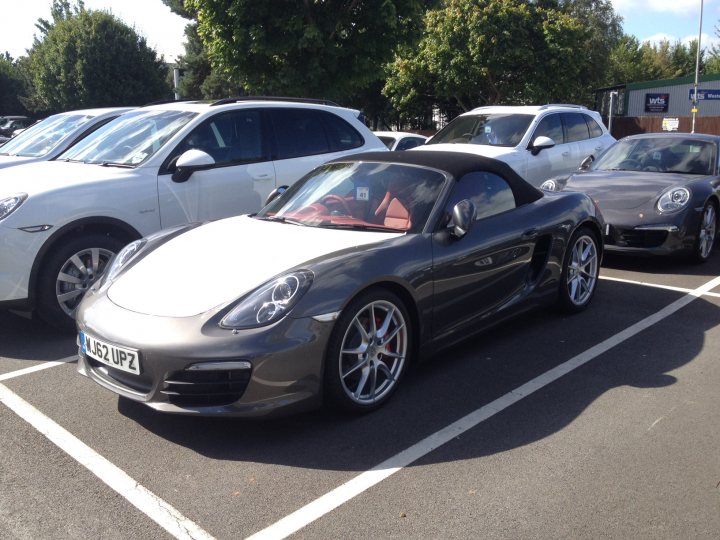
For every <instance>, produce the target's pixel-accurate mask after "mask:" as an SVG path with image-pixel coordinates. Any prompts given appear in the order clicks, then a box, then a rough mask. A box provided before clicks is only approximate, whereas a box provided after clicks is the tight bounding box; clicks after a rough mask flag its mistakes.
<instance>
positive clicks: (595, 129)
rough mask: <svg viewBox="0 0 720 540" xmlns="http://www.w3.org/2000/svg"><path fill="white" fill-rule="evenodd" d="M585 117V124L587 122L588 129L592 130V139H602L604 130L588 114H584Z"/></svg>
mask: <svg viewBox="0 0 720 540" xmlns="http://www.w3.org/2000/svg"><path fill="white" fill-rule="evenodd" d="M583 116H584V117H585V122H587V126H588V129H589V130H590V138H591V139H594V138H595V137H602V134H603V130H602V128H601V127H600V125H599V124H598V123H597V122H596V121H595V120H593V119H592V118H590V117H589V116H588V115H587V114H583Z"/></svg>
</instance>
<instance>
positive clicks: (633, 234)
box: [605, 227, 668, 248]
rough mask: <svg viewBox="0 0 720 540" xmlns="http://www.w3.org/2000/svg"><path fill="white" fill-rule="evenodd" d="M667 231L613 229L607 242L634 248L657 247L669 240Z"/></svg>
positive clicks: (606, 238) (606, 239)
mask: <svg viewBox="0 0 720 540" xmlns="http://www.w3.org/2000/svg"><path fill="white" fill-rule="evenodd" d="M667 236H668V232H667V231H652V230H638V229H617V228H614V227H613V229H612V231H611V233H610V235H609V236H607V237H605V243H606V244H608V245H613V246H620V247H632V248H655V247H659V246H661V245H663V244H664V243H665V240H667Z"/></svg>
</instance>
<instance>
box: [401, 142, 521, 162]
mask: <svg viewBox="0 0 720 540" xmlns="http://www.w3.org/2000/svg"><path fill="white" fill-rule="evenodd" d="M426 150H431V151H443V152H467V153H469V154H476V155H478V156H484V157H489V158H496V159H498V158H500V157H502V156H507V155H510V154H514V153H515V148H513V147H508V146H491V145H488V144H467V143H440V144H425V145H422V146H417V147H415V148H412V149H411V150H410V151H411V152H412V151H419V152H425V151H426Z"/></svg>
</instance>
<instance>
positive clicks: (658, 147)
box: [592, 135, 717, 178]
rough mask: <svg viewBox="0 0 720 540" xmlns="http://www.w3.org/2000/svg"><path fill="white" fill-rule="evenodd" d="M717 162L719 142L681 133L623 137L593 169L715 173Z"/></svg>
mask: <svg viewBox="0 0 720 540" xmlns="http://www.w3.org/2000/svg"><path fill="white" fill-rule="evenodd" d="M716 162H717V152H716V146H715V144H713V143H711V142H709V141H703V140H698V139H688V138H684V137H682V136H681V135H678V136H677V137H647V138H636V139H623V140H621V141H618V142H617V143H615V144H614V145H612V146H611V147H610V148H609V149H608V151H607V152H605V153H604V154H603V155H602V156H601V157H600V158H599V159H598V160H597V161H596V162H595V163H593V165H592V169H593V170H600V171H603V170H623V171H648V172H656V173H681V174H702V175H708V174H714V171H715V163H716ZM647 178H651V177H647Z"/></svg>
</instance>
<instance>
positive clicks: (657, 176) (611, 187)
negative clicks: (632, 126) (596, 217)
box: [565, 171, 700, 210]
mask: <svg viewBox="0 0 720 540" xmlns="http://www.w3.org/2000/svg"><path fill="white" fill-rule="evenodd" d="M698 178H700V177H699V176H698V175H694V174H691V175H687V174H675V173H657V172H634V171H597V172H586V173H579V174H575V175H573V176H571V177H570V178H569V180H568V182H567V185H566V186H565V189H566V190H568V191H582V192H584V193H587V194H588V195H589V196H590V197H591V198H592V199H593V200H594V201H595V202H596V203H597V204H598V205H599V206H600V210H629V209H633V208H639V207H641V206H644V205H646V204H654V201H655V199H657V197H658V196H659V195H660V193H662V192H663V191H665V190H666V189H668V188H670V187H672V186H681V185H685V184H687V183H688V182H690V181H693V180H697V179H698Z"/></svg>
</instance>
